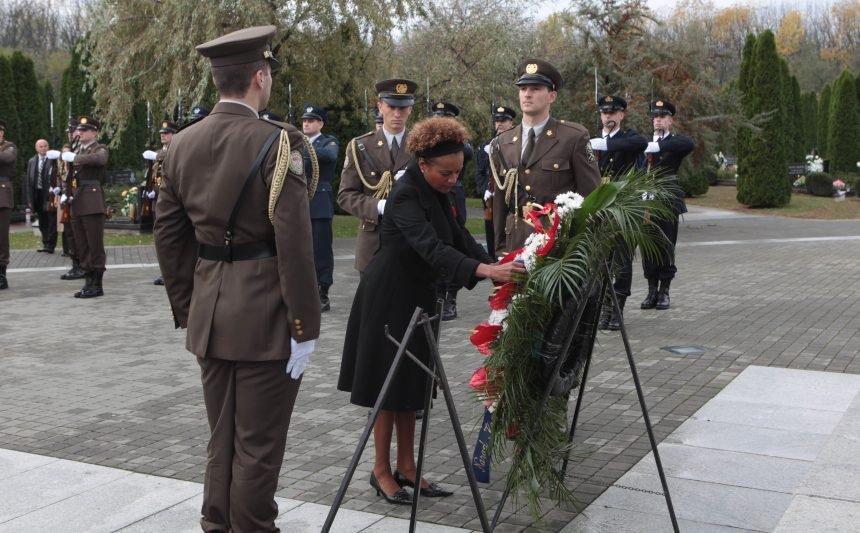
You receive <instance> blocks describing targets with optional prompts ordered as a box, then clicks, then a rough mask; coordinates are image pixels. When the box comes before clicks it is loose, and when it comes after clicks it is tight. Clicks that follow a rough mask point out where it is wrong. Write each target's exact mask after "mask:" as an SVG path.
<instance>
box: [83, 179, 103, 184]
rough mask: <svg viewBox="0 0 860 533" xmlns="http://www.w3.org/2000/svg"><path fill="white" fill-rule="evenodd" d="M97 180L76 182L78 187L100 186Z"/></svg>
mask: <svg viewBox="0 0 860 533" xmlns="http://www.w3.org/2000/svg"><path fill="white" fill-rule="evenodd" d="M101 184H102V182H101V181H99V180H78V185H101Z"/></svg>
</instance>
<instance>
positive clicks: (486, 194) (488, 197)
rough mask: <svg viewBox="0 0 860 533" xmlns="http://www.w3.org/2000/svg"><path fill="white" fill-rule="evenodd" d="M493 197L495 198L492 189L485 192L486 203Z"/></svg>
mask: <svg viewBox="0 0 860 533" xmlns="http://www.w3.org/2000/svg"><path fill="white" fill-rule="evenodd" d="M492 197H493V192H492V191H491V190H490V189H487V190H486V191H484V201H485V202H486V201H487V200H489V199H490V198H492Z"/></svg>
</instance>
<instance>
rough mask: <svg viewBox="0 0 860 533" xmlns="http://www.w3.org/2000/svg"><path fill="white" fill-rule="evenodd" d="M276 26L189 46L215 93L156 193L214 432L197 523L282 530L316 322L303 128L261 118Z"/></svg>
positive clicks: (164, 251)
mask: <svg viewBox="0 0 860 533" xmlns="http://www.w3.org/2000/svg"><path fill="white" fill-rule="evenodd" d="M274 34H275V27H274V26H262V27H254V28H246V29H243V30H239V31H236V32H233V33H230V34H228V35H225V36H223V37H220V38H218V39H215V40H213V41H209V42H207V43H204V44H201V45H199V46H198V47H197V51H198V52H199V53H200V54H202V55H204V56H206V57H208V58H209V59H210V61H211V63H212V75H213V78H214V82H215V88H216V89H217V90H218V93H219V95H220V101H219V102H218V103H217V104H216V105H215V107H214V109H213V110H212V113H211V114H210V115H209V116H207V117H205V118H202V119H201V120H199V121H198V122H196V123H193V124H191V125H190V126H187V127H186V128H183V129H181V130H180V131H179V132H178V133H177V134H176V135H175V136H174V137H173V141H172V142H171V144H170V150H169V151H168V153H167V157H166V158H165V159H164V172H163V176H162V181H161V189H160V192H159V198H158V204H157V205H156V210H157V216H156V218H155V228H154V233H155V245H156V251H157V252H158V262H159V264H160V266H161V272H162V274H163V275H164V285H165V289H166V291H167V296H168V299H169V300H170V304H171V307H172V309H173V316H174V321H175V324H176V326H177V327H181V328H186V327H187V328H188V335H187V339H186V348H187V349H188V350H189V351H190V352H192V353H193V354H194V355H196V356H197V362H198V363H199V365H200V368H201V381H202V383H203V397H204V401H205V404H206V413H207V416H208V419H209V428H210V431H211V436H210V440H209V446H208V459H207V464H206V477H205V481H204V483H205V485H204V493H203V508H202V515H203V516H202V518H201V521H200V524H201V526H202V527H203V529H204V530H205V531H225V532H226V531H234V532H251V531H253V532H262V531H267V532H268V531H278V529H277V528H276V527H275V517H276V516H277V515H278V506H277V504H276V503H275V500H274V496H275V490H276V489H277V487H278V474H279V472H280V469H281V463H282V461H283V457H284V448H285V446H286V440H287V429H288V428H289V425H290V416H291V414H292V410H293V405H294V403H295V399H296V395H297V394H298V391H299V384H300V382H301V380H300V378H301V375H302V373H303V372H304V369H305V367H306V366H307V363H308V361H309V358H310V355H311V353H312V352H313V350H314V342H315V339H316V338H317V337H318V336H319V330H320V302H319V297H318V294H317V283H316V272H315V270H314V260H313V257H314V253H313V242H312V240H311V223H310V215H309V212H308V190H307V182H306V180H305V177H304V161H303V158H302V151H303V148H304V147H305V146H306V145H305V144H304V141H303V138H304V136H303V135H302V133H301V132H299V131H298V130H296V129H295V128H294V127H293V126H290V125H289V124H285V123H282V122H270V121H267V120H263V119H261V118H259V117H258V112H259V111H260V110H261V109H264V108H265V107H266V104H267V103H268V100H269V95H270V93H271V90H272V71H271V67H272V66H276V65H277V61H276V60H275V58H274V56H273V55H272V52H271V50H270V43H271V41H272V37H273V36H274Z"/></svg>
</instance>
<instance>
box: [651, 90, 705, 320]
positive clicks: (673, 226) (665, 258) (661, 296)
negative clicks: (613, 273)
mask: <svg viewBox="0 0 860 533" xmlns="http://www.w3.org/2000/svg"><path fill="white" fill-rule="evenodd" d="M651 115H652V116H653V120H654V140H653V141H651V142H649V143H648V146H647V147H646V148H645V155H646V156H647V157H648V167H649V168H650V169H651V170H652V171H654V172H657V173H658V174H659V175H661V176H663V177H665V178H669V179H670V180H672V182H673V185H674V187H673V189H672V192H674V193H675V200H674V202H672V210H673V212H674V216H673V217H672V219H671V220H662V219H660V220H656V221H655V223H656V224H657V227H659V228H660V230H661V231H662V232H663V234H664V235H665V236H666V240H667V241H668V246H667V247H665V248H664V249H663V250H662V253H661V254H660V257H659V258H657V259H654V258H643V259H642V269H643V270H644V272H645V279H647V280H648V295H647V296H646V297H645V300H643V301H642V305H641V306H640V307H641V308H642V309H654V308H656V309H669V307H670V301H669V285H670V284H671V283H672V280H673V279H674V278H675V273H676V272H678V269H677V268H676V267H675V243H676V242H677V240H678V216H679V215H681V214H683V213H686V212H687V204H686V203H685V202H684V191H683V190H682V189H681V187H680V185H678V168H679V167H680V166H681V162H682V161H683V160H684V158H685V157H687V155H688V154H689V153H690V152H692V151H693V148H695V143H693V139H691V138H689V137H685V136H683V135H676V134H674V133H672V127H673V125H674V122H675V118H674V117H675V105H674V104H673V103H672V102H669V101H667V100H657V101H656V102H654V103H653V104H652V105H651ZM658 283H659V286H658Z"/></svg>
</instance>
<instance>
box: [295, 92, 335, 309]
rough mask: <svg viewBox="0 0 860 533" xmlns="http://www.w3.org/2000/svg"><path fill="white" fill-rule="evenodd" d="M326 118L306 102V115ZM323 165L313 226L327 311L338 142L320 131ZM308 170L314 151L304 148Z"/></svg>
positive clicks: (319, 150) (314, 201) (313, 208)
mask: <svg viewBox="0 0 860 533" xmlns="http://www.w3.org/2000/svg"><path fill="white" fill-rule="evenodd" d="M306 118H308V119H315V120H321V121H323V122H325V121H326V118H328V117H327V114H326V112H325V110H324V109H322V108H320V107H317V106H312V105H309V106H306V107H305V112H304V114H303V115H302V119H306ZM311 144H312V146H313V150H314V152H315V153H316V158H317V164H318V165H319V182H317V186H316V193H315V194H314V196H313V198H311V203H310V213H311V230H312V234H313V239H314V265H315V266H316V271H317V283H318V284H319V297H320V305H321V306H322V310H323V311H327V310H328V309H329V308H330V304H329V298H328V290H329V287H331V285H332V283H334V251H333V250H332V219H333V218H334V191H333V189H332V179H333V178H334V171H335V169H336V167H337V153H338V149H339V147H338V143H337V139H335V138H334V137H333V136H331V135H326V134H325V133H322V132H320V134H319V135H317V136H316V137H315V138H314V139H313V141H312V143H311ZM304 161H305V172H306V173H307V172H308V171H309V169H310V168H311V166H312V162H311V154H310V151H309V150H308V149H305V151H304Z"/></svg>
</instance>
